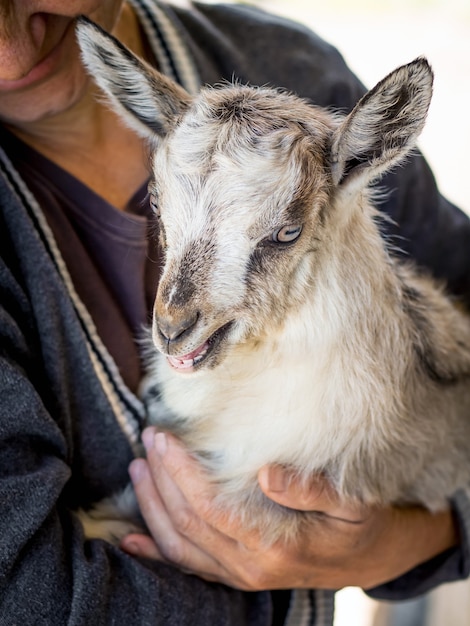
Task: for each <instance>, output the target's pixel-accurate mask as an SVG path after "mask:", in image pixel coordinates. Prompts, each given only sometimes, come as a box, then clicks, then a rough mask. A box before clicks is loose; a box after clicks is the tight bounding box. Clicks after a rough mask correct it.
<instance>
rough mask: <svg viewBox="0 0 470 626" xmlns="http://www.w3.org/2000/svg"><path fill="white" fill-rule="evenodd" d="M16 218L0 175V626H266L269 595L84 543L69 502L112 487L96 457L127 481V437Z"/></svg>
mask: <svg viewBox="0 0 470 626" xmlns="http://www.w3.org/2000/svg"><path fill="white" fill-rule="evenodd" d="M24 212H25V211H24V207H23V206H22V205H21V203H20V202H18V201H17V199H16V197H15V196H13V195H12V194H11V193H10V190H9V189H8V188H6V187H5V186H4V182H3V180H2V179H1V178H0V232H1V233H2V244H1V246H0V507H1V514H0V623H1V624H9V625H10V624H22V625H24V626H29V625H32V624H47V625H48V626H63V625H64V624H69V625H70V626H72V625H76V626H79V625H80V626H82V625H83V624H90V625H91V624H93V625H94V626H95V625H96V626H100V625H103V626H104V625H109V624H145V625H147V624H148V625H150V624H165V626H167V625H168V626H171V625H172V624H173V625H175V626H181V625H187V626H192V625H193V624H195V623H199V624H227V625H233V626H238V625H241V624H250V625H251V624H252V625H253V626H254V625H258V624H259V625H260V626H261V625H263V626H264V625H265V624H267V623H269V621H268V614H269V611H270V606H269V603H268V601H267V595H266V594H244V593H241V592H238V591H235V590H231V589H228V588H227V587H224V586H221V585H212V584H209V583H205V582H204V581H202V580H200V579H198V578H196V577H192V576H187V575H184V574H182V573H181V572H179V571H177V570H176V569H173V568H171V567H169V566H167V565H164V564H159V563H144V562H140V561H138V560H136V559H134V558H131V557H130V556H128V555H126V554H125V553H123V552H122V551H121V550H119V549H118V548H116V547H114V546H112V545H110V544H108V543H106V542H103V541H100V540H85V539H84V537H83V533H82V527H81V524H80V522H79V521H78V518H77V516H76V515H75V514H74V512H73V508H74V507H73V503H74V502H80V501H81V500H82V501H83V499H84V498H85V496H86V494H85V490H86V489H87V488H88V489H90V490H91V491H93V490H95V491H98V490H99V488H100V487H99V484H98V483H100V484H102V483H104V484H105V485H106V480H108V478H109V480H111V479H112V475H111V472H109V471H108V467H107V463H103V458H108V459H113V457H114V455H117V456H118V457H119V459H120V461H121V462H122V464H123V470H124V472H125V473H126V469H125V468H126V467H127V462H128V453H126V449H125V447H124V443H125V442H126V438H125V437H124V436H123V435H122V432H121V430H120V429H119V427H118V428H116V424H114V423H113V420H112V413H111V411H110V407H109V406H106V402H105V400H104V395H103V396H100V394H99V393H98V392H97V390H98V389H99V387H100V384H99V382H97V381H96V380H95V381H94V380H93V379H94V378H96V377H95V376H94V374H92V373H91V372H92V370H90V366H89V356H87V348H86V345H85V341H83V340H82V341H74V340H73V337H72V338H71V336H70V328H71V327H72V326H73V325H72V324H71V323H70V322H71V320H72V318H73V311H72V310H71V305H70V302H69V301H68V299H67V298H65V297H62V295H63V293H62V295H61V291H62V292H63V291H64V289H63V285H62V284H61V283H60V282H59V281H58V280H57V277H56V276H55V271H54V266H53V265H52V263H51V262H50V259H49V257H48V256H47V255H46V254H45V253H44V245H43V242H42V241H41V239H40V237H39V234H38V231H37V230H35V229H34V228H31V226H30V225H28V227H26V226H25V224H26V221H27V220H26V218H24ZM76 332H77V333H80V332H81V327H80V325H78V324H76ZM83 416H84V417H83ZM97 416H99V417H97ZM75 418H76V419H75ZM84 419H85V420H89V421H88V422H84V421H83V420H84ZM100 424H102V425H100ZM85 426H86V427H85ZM113 429H114V430H113ZM108 431H109V433H110V434H109V436H108ZM113 432H114V435H113V434H112V433H113ZM121 440H122V442H124V443H120V442H121ZM119 446H121V448H120V447H119ZM127 446H128V444H127ZM85 447H86V450H85ZM94 464H96V466H95V465H94ZM100 464H101V467H99V466H100ZM98 469H99V472H100V476H101V478H100V479H99V481H98V480H97V478H96V476H97V472H98ZM107 472H108V473H107ZM84 473H86V474H87V482H86V483H85V482H84V480H83V474H84ZM77 476H78V477H79V478H77ZM103 476H104V480H103ZM195 616H196V617H195Z"/></svg>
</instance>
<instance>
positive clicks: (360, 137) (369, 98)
mask: <svg viewBox="0 0 470 626" xmlns="http://www.w3.org/2000/svg"><path fill="white" fill-rule="evenodd" d="M432 83H433V73H432V70H431V67H430V65H429V63H428V62H427V61H426V59H424V58H418V59H416V60H415V61H413V62H411V63H409V64H408V65H403V66H402V67H399V68H398V69H396V70H395V71H393V72H391V73H390V74H389V75H388V76H386V77H385V78H384V79H383V80H382V81H380V82H379V83H378V84H377V85H376V86H375V87H374V88H373V89H372V90H371V91H369V92H368V93H366V94H365V95H364V96H363V97H362V98H361V100H359V102H358V103H357V104H356V106H355V107H354V109H353V110H352V111H351V113H350V114H349V115H348V116H347V117H346V118H345V119H344V121H343V122H342V123H341V124H340V126H339V127H338V128H337V129H336V130H335V132H334V135H333V139H332V146H331V153H330V163H331V172H332V177H333V182H334V183H335V184H336V185H342V186H343V185H344V186H348V185H350V184H352V185H354V186H357V187H363V186H365V185H367V184H368V183H370V182H371V181H372V180H374V179H376V178H378V177H379V176H381V175H382V174H383V173H384V172H385V171H387V170H388V169H390V168H391V167H392V166H393V165H395V164H397V163H398V162H399V161H400V160H401V159H403V158H404V157H405V155H406V154H407V153H408V152H409V151H410V150H411V149H412V148H413V147H414V146H415V144H416V140H417V138H418V136H419V134H420V133H421V131H422V129H423V126H424V123H425V121H426V115H427V112H428V109H429V104H430V102H431V97H432Z"/></svg>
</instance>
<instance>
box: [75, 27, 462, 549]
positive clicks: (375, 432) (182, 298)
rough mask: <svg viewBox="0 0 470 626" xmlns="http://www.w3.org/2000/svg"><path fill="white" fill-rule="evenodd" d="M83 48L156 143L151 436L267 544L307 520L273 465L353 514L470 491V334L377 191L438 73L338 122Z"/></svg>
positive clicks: (390, 81)
mask: <svg viewBox="0 0 470 626" xmlns="http://www.w3.org/2000/svg"><path fill="white" fill-rule="evenodd" d="M78 39H79V42H80V46H81V49H82V54H83V59H84V63H85V65H86V67H87V68H88V70H89V71H90V73H91V75H92V76H93V77H94V79H95V80H96V82H97V84H98V85H99V86H100V87H101V88H102V89H103V91H104V92H105V93H106V94H107V96H108V98H109V102H110V104H111V106H113V107H114V108H115V109H116V111H118V112H119V113H120V114H121V115H122V116H123V117H124V118H125V119H126V120H127V122H128V123H129V124H130V125H131V126H132V127H134V128H135V129H136V130H137V131H138V132H139V133H140V134H141V135H142V136H145V137H148V138H149V139H150V140H151V141H152V142H154V145H155V148H154V154H153V181H152V183H151V188H150V191H151V197H152V203H153V204H154V206H155V209H156V212H157V215H158V217H157V219H158V221H159V230H160V237H161V243H162V249H163V250H164V255H165V257H164V267H163V273H162V277H161V281H160V284H159V288H158V293H157V297H156V302H155V308H154V322H153V331H152V335H153V341H154V344H155V346H156V348H157V350H158V352H156V354H155V357H154V362H153V364H152V368H151V369H152V371H151V374H150V377H149V381H148V384H147V387H146V393H147V397H149V398H151V397H152V394H154V396H155V397H156V396H158V399H157V402H156V406H157V407H158V410H154V411H151V419H152V421H153V423H155V424H157V425H158V426H160V427H161V428H162V429H165V430H168V431H171V432H175V433H176V434H177V435H178V436H179V437H181V438H182V440H183V441H184V442H185V444H186V445H187V446H188V448H189V450H191V451H192V452H193V453H194V454H195V455H196V456H197V457H198V458H199V459H200V460H201V462H202V463H203V465H204V466H205V467H206V468H207V471H208V474H209V475H210V476H211V477H212V479H213V480H214V481H215V482H216V483H218V490H219V496H218V504H219V506H221V507H225V508H227V509H228V510H234V511H235V512H236V514H237V515H241V516H242V518H243V520H244V522H245V523H246V524H247V525H248V526H256V527H258V528H260V529H261V531H262V532H263V534H264V537H265V539H266V541H267V542H268V543H269V542H273V541H276V540H278V539H280V538H286V537H288V536H292V535H293V534H294V533H296V532H297V531H298V529H299V526H300V525H302V524H303V523H305V521H308V520H309V514H308V513H300V512H296V511H292V510H288V509H285V508H283V507H280V506H278V505H276V504H274V503H272V502H270V501H268V500H267V498H266V497H265V496H263V494H262V493H261V491H260V489H259V487H258V483H257V472H258V470H259V469H260V468H261V467H262V466H263V465H264V464H267V463H279V464H282V465H284V466H286V467H288V468H291V469H292V471H293V472H295V473H297V474H299V475H300V476H302V477H303V478H305V480H308V478H309V477H311V476H312V475H314V474H318V473H321V474H323V475H325V476H326V477H327V478H328V479H329V480H330V481H331V483H332V484H333V485H334V487H335V488H336V490H337V491H338V493H339V494H340V496H341V497H342V498H344V499H354V500H358V501H361V502H364V503H368V504H373V505H387V504H389V503H396V504H407V503H420V504H422V505H423V506H425V507H428V508H429V509H431V510H437V509H439V508H441V507H444V506H446V504H447V502H448V499H449V497H450V496H451V495H452V494H453V493H454V492H455V491H456V490H457V489H458V488H459V487H460V486H462V485H464V484H466V483H467V482H468V481H469V480H470V379H469V375H470V321H469V317H467V316H466V315H465V314H464V313H462V312H459V310H457V308H456V306H455V305H454V303H453V302H452V301H451V299H450V298H449V297H448V296H447V295H446V294H445V292H444V289H443V288H441V287H440V286H438V285H436V284H435V283H434V282H433V281H432V280H431V279H430V278H428V277H425V276H423V275H422V274H421V272H419V271H418V270H417V269H416V268H413V267H412V266H411V265H409V264H404V263H402V262H399V261H397V259H396V258H394V256H393V254H391V253H390V251H389V250H387V248H386V245H385V244H384V241H383V239H382V238H381V236H380V234H379V230H378V227H377V224H376V222H377V219H378V215H377V212H376V210H375V208H374V206H373V202H372V197H371V195H372V194H371V191H370V190H369V185H370V183H371V182H372V181H374V180H376V179H377V178H378V177H380V176H381V175H382V174H383V173H384V172H386V171H388V170H389V169H390V168H391V167H392V166H395V165H398V164H399V163H400V162H401V161H403V159H404V158H405V157H406V155H407V153H408V152H409V151H410V150H411V149H412V148H413V147H414V145H415V142H416V139H417V137H418V135H419V134H420V132H421V130H422V128H423V126H424V123H425V118H426V114H427V111H428V107H429V103H430V100H431V93H432V71H431V69H430V67H429V65H428V63H427V61H426V60H425V59H423V58H419V59H416V60H415V61H413V62H412V63H410V64H408V65H405V66H403V67H400V68H398V69H397V70H395V71H394V72H392V73H391V74H389V75H388V76H387V77H386V78H384V79H383V80H382V81H381V82H380V83H379V84H378V85H377V86H376V87H374V88H373V89H372V90H371V91H369V92H368V93H367V94H366V95H365V96H364V97H363V98H362V99H361V100H360V101H359V102H358V104H357V105H356V107H355V108H354V110H353V111H352V112H351V113H350V114H349V115H347V116H345V117H343V116H340V115H334V114H332V113H331V112H327V111H325V110H323V109H320V108H318V107H315V106H312V105H311V104H308V103H306V102H304V101H303V100H301V99H299V98H297V97H296V96H294V95H290V94H286V93H284V92H280V91H278V90H274V89H268V88H252V87H247V86H240V85H225V86H221V87H219V88H204V89H202V90H201V92H200V94H199V95H198V96H196V97H194V98H192V97H190V96H189V95H188V94H187V93H185V92H184V91H183V90H182V89H181V87H178V86H177V85H174V84H173V83H172V82H171V81H170V80H169V79H168V78H165V77H163V76H162V75H161V74H159V73H158V72H156V71H154V70H152V69H151V68H149V67H148V66H146V65H145V64H144V63H142V62H141V61H139V60H138V59H136V58H135V57H134V56H133V55H131V53H130V52H128V51H127V50H125V49H123V48H122V46H120V45H118V44H117V42H116V41H115V40H113V39H112V38H111V37H109V36H108V35H107V34H105V33H103V32H102V31H100V30H99V29H98V28H97V27H95V26H94V25H93V24H91V23H89V22H86V21H81V22H79V25H78Z"/></svg>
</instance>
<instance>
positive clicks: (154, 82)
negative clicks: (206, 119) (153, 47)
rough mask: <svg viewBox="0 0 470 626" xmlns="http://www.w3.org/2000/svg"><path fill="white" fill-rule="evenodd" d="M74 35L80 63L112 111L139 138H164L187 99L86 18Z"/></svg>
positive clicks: (185, 104) (179, 90)
mask: <svg viewBox="0 0 470 626" xmlns="http://www.w3.org/2000/svg"><path fill="white" fill-rule="evenodd" d="M76 33H77V39H78V43H79V45H80V49H81V53H82V60H83V63H84V65H85V67H86V69H87V70H88V72H89V74H90V75H91V76H92V78H93V79H94V80H95V82H96V83H97V85H98V86H99V87H100V88H101V89H102V90H103V91H104V92H105V94H106V96H107V98H108V101H109V103H110V104H111V106H112V107H113V108H114V109H115V111H116V112H117V113H118V114H119V115H120V116H121V117H122V118H123V119H124V120H125V121H126V122H127V123H128V125H129V126H131V128H134V130H135V131H136V132H137V133H138V134H139V135H141V136H142V137H146V138H154V137H155V135H160V136H164V135H166V134H167V133H168V132H169V131H170V130H171V129H172V128H173V126H174V125H175V123H176V120H177V119H178V118H179V116H180V115H181V114H182V113H184V111H186V109H187V108H188V107H189V105H190V103H191V100H192V99H191V96H190V95H189V94H188V93H187V92H186V91H185V90H184V89H183V88H182V87H180V86H179V85H178V84H177V83H175V82H174V81H172V80H170V79H169V78H167V77H166V76H164V75H163V74H161V73H160V72H157V71H156V70H154V69H153V68H152V67H150V66H149V65H147V63H145V62H144V61H142V60H141V59H139V58H138V57H137V56H135V55H134V54H133V53H132V52H131V51H130V50H128V49H127V48H126V47H125V46H123V45H122V44H121V43H120V42H119V41H118V40H117V39H115V38H114V37H112V36H111V35H110V34H109V33H107V32H105V31H104V30H102V29H101V28H100V27H99V26H98V25H97V24H95V23H94V22H92V21H91V20H89V19H88V18H86V17H79V18H78V19H77V27H76Z"/></svg>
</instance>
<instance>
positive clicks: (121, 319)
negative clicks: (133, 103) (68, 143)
mask: <svg viewBox="0 0 470 626" xmlns="http://www.w3.org/2000/svg"><path fill="white" fill-rule="evenodd" d="M0 141H1V143H2V145H3V146H4V147H5V148H6V150H7V151H8V153H9V154H10V156H11V158H12V161H13V163H14V165H15V166H16V168H17V169H18V171H19V172H20V173H21V175H22V177H23V179H24V180H25V182H26V184H27V185H28V186H29V188H30V189H31V191H32V192H33V193H34V195H35V197H36V199H37V201H38V202H39V204H40V206H41V208H42V210H43V212H44V214H45V217H46V219H47V222H48V224H49V227H50V228H51V230H52V233H53V234H54V237H55V239H56V242H57V245H58V247H59V250H60V252H61V254H62V257H63V258H64V261H65V263H66V266H67V269H68V271H69V274H70V277H71V279H72V282H73V285H74V287H75V290H76V291H77V293H78V296H79V297H80V299H81V301H82V302H83V304H84V305H85V307H86V308H87V309H88V312H89V313H90V315H91V317H92V319H93V322H94V324H95V326H96V329H97V332H98V335H99V336H100V338H101V340H102V341H103V343H104V345H105V346H106V348H107V349H108V351H109V353H110V354H111V356H112V357H113V359H114V360H115V362H116V365H117V367H118V369H119V371H120V373H121V376H122V378H123V380H124V382H125V383H126V384H127V385H128V387H129V388H130V389H131V390H132V391H136V390H137V387H138V384H139V380H140V379H141V374H142V363H141V358H140V350H139V339H140V338H141V337H142V335H143V330H144V328H146V327H148V325H149V323H150V318H151V310H152V304H153V300H154V297H155V290H156V286H157V280H158V268H159V263H158V250H157V245H156V236H155V233H154V232H153V231H152V229H153V228H154V221H153V219H152V212H151V209H150V205H149V201H148V196H147V185H146V184H145V185H144V186H143V187H142V188H141V189H139V190H138V191H137V192H136V193H135V194H134V195H133V196H132V197H131V198H130V200H129V202H128V203H127V206H126V207H125V209H124V210H123V211H120V210H118V209H117V208H115V207H114V206H112V205H111V204H109V203H108V202H106V200H104V198H102V197H101V196H99V195H97V194H96V193H94V192H93V191H92V190H91V189H90V188H88V187H87V186H86V185H84V184H83V183H82V182H80V181H79V180H78V179H77V178H75V177H74V176H72V175H71V174H69V173H68V172H66V171H65V170H63V169H62V168H61V167H59V166H58V165H56V164H55V163H53V162H52V161H50V160H49V159H47V158H46V157H44V156H43V155H42V154H40V153H39V152H37V151H36V150H34V149H33V148H31V147H30V146H28V145H27V144H25V143H24V142H23V141H21V140H20V139H18V138H17V137H15V136H14V135H12V134H11V133H10V132H8V131H6V130H1V131H0Z"/></svg>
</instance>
